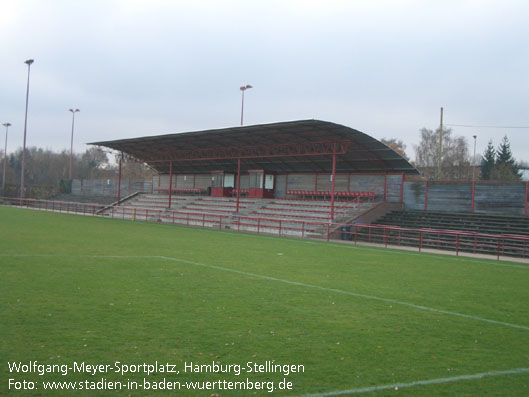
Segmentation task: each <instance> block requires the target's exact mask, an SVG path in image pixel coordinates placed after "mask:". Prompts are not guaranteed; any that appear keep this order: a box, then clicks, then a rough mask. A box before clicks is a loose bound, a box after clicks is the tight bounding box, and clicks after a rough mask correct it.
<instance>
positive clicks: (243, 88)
mask: <svg viewBox="0 0 529 397" xmlns="http://www.w3.org/2000/svg"><path fill="white" fill-rule="evenodd" d="M248 88H253V87H252V86H251V85H250V84H246V85H245V86H242V87H241V92H242V103H241V125H242V122H243V117H244V91H246V90H247V89H248Z"/></svg>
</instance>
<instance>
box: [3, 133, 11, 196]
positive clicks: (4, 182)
mask: <svg viewBox="0 0 529 397" xmlns="http://www.w3.org/2000/svg"><path fill="white" fill-rule="evenodd" d="M3 126H4V127H6V144H5V146H4V176H3V178H2V195H4V196H5V194H6V193H5V192H6V166H7V130H8V129H9V127H11V123H4V124H3Z"/></svg>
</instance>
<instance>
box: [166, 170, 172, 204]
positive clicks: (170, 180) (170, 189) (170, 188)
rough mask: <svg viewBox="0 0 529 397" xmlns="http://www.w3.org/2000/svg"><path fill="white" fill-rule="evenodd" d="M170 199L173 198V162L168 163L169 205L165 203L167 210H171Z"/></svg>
mask: <svg viewBox="0 0 529 397" xmlns="http://www.w3.org/2000/svg"><path fill="white" fill-rule="evenodd" d="M172 198H173V162H172V161H169V203H167V208H171V199H172Z"/></svg>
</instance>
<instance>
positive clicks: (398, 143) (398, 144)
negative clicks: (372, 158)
mask: <svg viewBox="0 0 529 397" xmlns="http://www.w3.org/2000/svg"><path fill="white" fill-rule="evenodd" d="M380 142H382V143H383V144H384V145H386V146H389V147H390V148H391V149H393V150H394V151H396V152H397V153H398V154H400V155H401V156H402V157H403V158H405V159H406V160H408V161H409V160H410V158H409V157H408V156H407V155H406V144H405V143H404V142H402V140H400V139H397V138H390V139H386V138H382V139H381V140H380Z"/></svg>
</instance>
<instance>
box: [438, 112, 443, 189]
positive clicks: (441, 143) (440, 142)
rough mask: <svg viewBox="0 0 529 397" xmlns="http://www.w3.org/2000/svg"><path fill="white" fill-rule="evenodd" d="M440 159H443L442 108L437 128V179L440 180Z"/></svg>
mask: <svg viewBox="0 0 529 397" xmlns="http://www.w3.org/2000/svg"><path fill="white" fill-rule="evenodd" d="M442 158H443V108H441V126H440V127H439V159H438V160H437V179H441V174H442V172H441V163H442Z"/></svg>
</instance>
